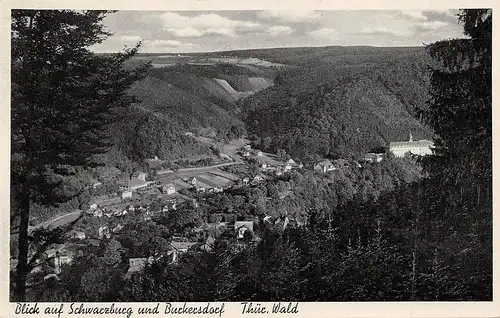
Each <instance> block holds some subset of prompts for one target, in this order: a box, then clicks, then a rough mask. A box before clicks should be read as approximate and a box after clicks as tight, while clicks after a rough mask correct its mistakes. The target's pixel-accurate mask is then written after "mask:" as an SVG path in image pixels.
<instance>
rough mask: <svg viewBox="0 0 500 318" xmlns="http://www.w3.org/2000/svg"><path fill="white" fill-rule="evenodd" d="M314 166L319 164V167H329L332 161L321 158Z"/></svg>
mask: <svg viewBox="0 0 500 318" xmlns="http://www.w3.org/2000/svg"><path fill="white" fill-rule="evenodd" d="M316 166H320V167H329V166H333V163H332V162H331V161H330V160H328V159H325V160H322V161H320V162H318V163H317V164H316V165H315V167H316Z"/></svg>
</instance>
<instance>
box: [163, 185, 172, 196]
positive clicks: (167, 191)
mask: <svg viewBox="0 0 500 318" xmlns="http://www.w3.org/2000/svg"><path fill="white" fill-rule="evenodd" d="M161 193H163V194H167V195H170V194H174V193H175V185H174V184H173V183H169V184H166V185H164V186H162V187H161Z"/></svg>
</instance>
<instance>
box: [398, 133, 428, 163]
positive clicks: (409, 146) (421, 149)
mask: <svg viewBox="0 0 500 318" xmlns="http://www.w3.org/2000/svg"><path fill="white" fill-rule="evenodd" d="M433 146H434V143H433V142H432V141H430V140H425V139H424V140H415V141H414V140H413V136H412V135H411V132H410V140H408V141H394V142H391V143H390V144H389V150H390V151H391V152H392V153H393V154H394V156H396V157H404V155H405V154H407V153H411V154H414V155H418V156H425V155H431V154H432V147H433Z"/></svg>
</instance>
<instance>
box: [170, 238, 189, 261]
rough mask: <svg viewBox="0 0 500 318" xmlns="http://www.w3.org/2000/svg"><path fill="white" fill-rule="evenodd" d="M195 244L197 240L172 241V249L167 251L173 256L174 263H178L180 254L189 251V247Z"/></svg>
mask: <svg viewBox="0 0 500 318" xmlns="http://www.w3.org/2000/svg"><path fill="white" fill-rule="evenodd" d="M195 244H196V242H178V241H172V242H170V250H169V251H168V252H167V255H168V256H169V257H171V262H172V263H176V262H177V260H178V259H179V256H180V255H182V254H184V253H186V252H187V251H189V249H190V248H191V247H192V246H194V245H195Z"/></svg>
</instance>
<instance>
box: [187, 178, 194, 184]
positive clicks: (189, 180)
mask: <svg viewBox="0 0 500 318" xmlns="http://www.w3.org/2000/svg"><path fill="white" fill-rule="evenodd" d="M187 183H189V184H190V185H193V186H194V185H196V178H195V177H190V178H188V179H187Z"/></svg>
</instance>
